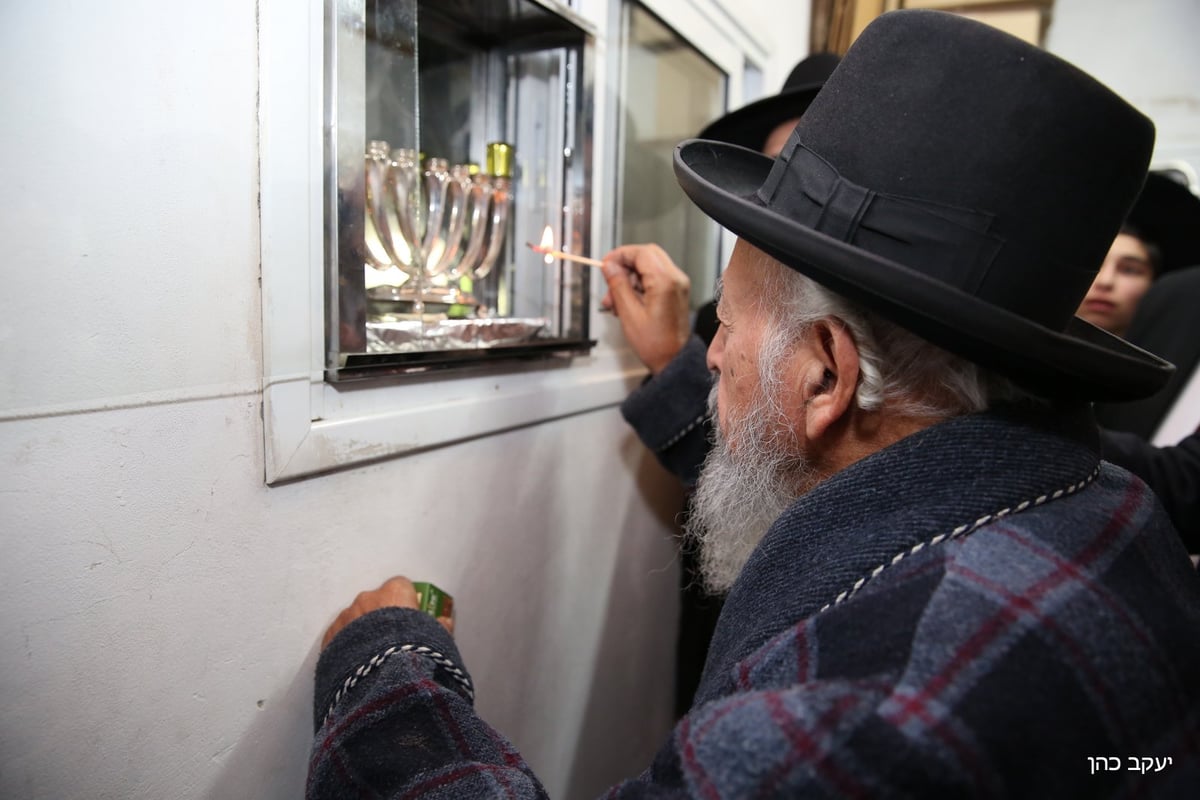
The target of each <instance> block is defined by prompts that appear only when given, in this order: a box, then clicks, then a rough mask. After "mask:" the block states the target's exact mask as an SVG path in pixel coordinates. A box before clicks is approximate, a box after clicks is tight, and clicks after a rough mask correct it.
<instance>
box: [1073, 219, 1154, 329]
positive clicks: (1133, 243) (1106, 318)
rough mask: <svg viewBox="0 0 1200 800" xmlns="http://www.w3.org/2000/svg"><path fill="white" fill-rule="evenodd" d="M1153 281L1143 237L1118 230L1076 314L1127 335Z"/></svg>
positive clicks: (1094, 323) (1152, 270)
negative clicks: (1134, 315) (1135, 313)
mask: <svg viewBox="0 0 1200 800" xmlns="http://www.w3.org/2000/svg"><path fill="white" fill-rule="evenodd" d="M1153 281H1154V267H1153V266H1152V265H1151V262H1150V253H1149V251H1147V250H1146V246H1145V245H1144V244H1143V243H1142V240H1141V239H1139V238H1137V237H1136V236H1131V235H1129V234H1127V233H1119V234H1117V238H1116V239H1114V240H1113V243H1112V247H1111V248H1109V251H1108V255H1107V256H1106V257H1105V258H1104V265H1103V266H1101V267H1100V272H1099V273H1097V275H1096V280H1095V281H1093V282H1092V288H1091V289H1089V290H1088V293H1087V296H1086V297H1085V298H1084V299H1083V302H1082V303H1081V304H1080V306H1079V310H1078V311H1077V312H1075V313H1076V314H1077V315H1078V316H1080V317H1081V318H1083V319H1085V320H1087V321H1088V322H1090V323H1092V324H1093V325H1096V326H1098V327H1101V328H1104V330H1106V331H1108V332H1109V333H1114V334H1116V335H1117V336H1124V335H1125V332H1126V331H1128V330H1129V323H1130V322H1132V321H1133V313H1134V312H1135V311H1136V310H1137V307H1138V303H1139V302H1141V299H1142V295H1144V294H1145V293H1146V290H1147V289H1149V288H1150V284H1151V283H1152V282H1153Z"/></svg>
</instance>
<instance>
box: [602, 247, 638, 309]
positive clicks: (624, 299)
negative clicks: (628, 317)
mask: <svg viewBox="0 0 1200 800" xmlns="http://www.w3.org/2000/svg"><path fill="white" fill-rule="evenodd" d="M600 269H601V271H602V272H603V273H604V280H605V281H606V282H607V283H608V295H609V298H610V302H609V305H610V306H611V307H612V308H613V309H614V310H616V312H617V314H618V315H620V314H622V313H627V312H628V309H631V308H633V307H635V306H640V305H641V304H642V301H641V297H640V296H639V293H638V292H637V290H636V289H635V287H634V284H633V280H632V278H633V277H634V275H635V273H633V272H631V271H630V270H628V269H626V268H625V267H624V266H622V265H621V264H619V263H615V262H612V261H609V260H607V258H606V259H605V261H604V266H603V267H601V268H600Z"/></svg>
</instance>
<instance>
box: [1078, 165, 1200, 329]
mask: <svg viewBox="0 0 1200 800" xmlns="http://www.w3.org/2000/svg"><path fill="white" fill-rule="evenodd" d="M1197 265H1200V198H1198V197H1196V196H1195V195H1194V194H1192V193H1191V191H1190V190H1188V188H1187V187H1185V186H1183V185H1182V184H1180V183H1177V182H1176V181H1174V180H1172V179H1171V178H1168V177H1166V176H1165V175H1163V174H1161V173H1157V172H1151V173H1149V174H1148V175H1147V176H1146V185H1145V186H1144V187H1143V188H1142V192H1141V194H1140V195H1139V196H1138V201H1137V203H1135V204H1134V206H1133V208H1132V209H1131V210H1130V212H1129V217H1128V219H1127V220H1126V222H1125V224H1124V225H1122V226H1121V232H1120V233H1118V234H1117V237H1116V238H1115V239H1114V240H1113V243H1112V246H1111V247H1110V248H1109V251H1108V255H1107V256H1105V258H1104V262H1103V264H1102V265H1101V267H1100V271H1099V272H1098V273H1096V279H1095V280H1094V281H1093V282H1092V287H1091V289H1089V290H1088V293H1087V296H1086V297H1084V299H1083V302H1082V303H1080V305H1079V310H1078V311H1077V312H1076V313H1077V314H1078V316H1079V317H1081V318H1082V319H1085V320H1087V321H1088V322H1090V323H1092V324H1093V325H1096V326H1097V327H1100V328H1103V329H1104V330H1106V331H1108V332H1109V333H1112V334H1115V335H1117V336H1126V334H1127V333H1128V332H1129V326H1130V324H1131V323H1132V322H1133V318H1134V314H1135V313H1136V312H1137V309H1138V305H1139V303H1140V302H1141V300H1142V297H1143V296H1144V295H1145V294H1146V292H1147V291H1148V290H1149V289H1150V284H1151V283H1153V282H1154V281H1155V280H1156V279H1157V278H1159V277H1161V276H1162V275H1164V274H1166V273H1168V272H1171V271H1172V270H1175V269H1178V268H1180V267H1190V266H1197Z"/></svg>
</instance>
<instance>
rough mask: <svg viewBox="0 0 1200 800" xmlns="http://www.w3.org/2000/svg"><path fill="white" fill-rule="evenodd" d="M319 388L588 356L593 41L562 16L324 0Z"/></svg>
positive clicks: (453, 2) (504, 7) (484, 6)
mask: <svg viewBox="0 0 1200 800" xmlns="http://www.w3.org/2000/svg"><path fill="white" fill-rule="evenodd" d="M327 9H328V18H327V21H326V63H325V75H326V86H325V97H326V135H325V141H326V154H325V163H326V176H325V177H326V194H325V221H326V231H325V250H326V253H327V278H328V280H327V284H326V365H325V369H326V378H327V379H328V380H331V381H342V380H347V379H352V378H367V377H375V376H381V375H391V374H403V373H408V372H416V371H422V372H423V371H426V370H429V369H433V368H446V367H456V366H467V365H473V364H479V363H483V362H491V361H496V360H499V359H508V358H530V357H538V356H552V355H562V354H567V355H569V354H572V353H577V352H580V351H586V350H587V349H588V348H589V347H590V346H591V344H592V342H591V341H590V340H589V334H588V318H589V313H588V311H589V307H590V306H589V297H588V292H589V285H590V283H591V281H590V276H589V275H588V274H587V270H588V269H589V267H587V266H582V265H579V264H577V263H573V262H568V261H563V260H558V259H554V258H550V257H546V256H543V255H541V254H539V253H537V252H535V251H534V250H533V249H532V248H531V247H527V243H531V244H535V245H543V246H547V245H548V246H550V249H555V250H562V251H567V252H571V253H577V254H585V255H586V253H585V252H584V251H585V250H586V247H587V242H588V241H589V232H588V220H589V218H590V214H591V208H590V206H591V199H590V175H589V172H590V164H589V161H590V159H589V158H588V157H587V153H588V150H589V147H590V133H591V125H590V120H591V89H590V87H591V81H590V77H589V75H590V72H589V71H590V69H591V59H592V50H593V43H594V32H593V31H592V30H591V29H590V28H589V25H588V23H587V21H585V20H583V19H582V18H580V17H578V16H577V15H576V14H574V13H573V12H572V11H571V10H570V8H569V7H567V6H566V5H565V4H563V3H559V2H553V1H552V0H330V2H329V3H328V5H327Z"/></svg>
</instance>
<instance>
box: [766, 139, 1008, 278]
mask: <svg viewBox="0 0 1200 800" xmlns="http://www.w3.org/2000/svg"><path fill="white" fill-rule="evenodd" d="M789 145H790V146H789V147H788V148H786V149H785V150H784V152H783V153H781V154H780V156H779V159H778V160H777V161H776V164H775V166H774V168H773V169H772V170H771V174H770V175H769V176H768V178H767V180H766V182H764V183H763V185H762V187H761V188H759V190H758V192H757V193H756V197H757V199H758V200H759V202H761V203H762V204H763V205H765V206H767V207H768V208H770V209H772V210H774V211H776V213H783V214H785V215H786V216H787V217H788V218H790V219H792V220H794V221H795V222H798V223H800V224H801V225H804V226H806V227H809V228H812V229H813V230H816V231H819V232H821V233H823V234H825V235H827V236H831V237H833V238H835V239H838V240H839V241H843V242H846V243H848V244H853V245H855V246H856V247H858V248H860V249H862V250H866V251H868V252H871V253H874V254H875V255H878V256H881V257H883V258H886V259H888V260H891V261H895V262H898V263H900V264H904V265H905V266H908V267H911V268H912V269H916V270H918V271H920V272H923V273H925V274H927V275H928V276H930V277H932V278H936V279H938V280H940V281H942V282H944V283H948V284H950V285H953V286H956V287H958V288H960V289H964V290H966V291H972V292H973V291H975V290H976V289H978V288H979V286H980V284H981V283H982V282H983V280H984V278H985V277H986V276H987V271H988V268H989V267H990V266H991V264H992V261H993V259H995V257H996V255H997V254H998V253H999V251H1000V248H1001V247H1002V246H1003V244H1004V240H1003V239H1001V238H1000V237H998V236H996V235H994V234H992V233H989V232H988V231H989V229H990V228H991V225H992V222H993V220H994V219H995V216H994V215H992V214H988V213H985V212H980V211H971V210H969V209H963V208H956V207H953V206H946V205H942V204H940V203H933V202H930V201H927V200H920V199H916V198H910V197H897V196H895V195H888V194H882V193H879V192H875V191H873V190H871V189H867V188H866V187H864V186H860V185H858V184H856V183H854V182H853V181H851V180H848V179H847V178H845V177H843V176H842V175H841V174H840V173H839V172H838V170H837V169H836V168H835V167H834V166H833V165H832V164H830V163H829V162H828V161H826V160H825V159H823V158H822V157H821V156H819V155H817V154H816V153H814V152H812V151H811V150H809V149H808V148H806V147H804V146H803V145H801V144H800V142H799V137H797V136H795V135H793V138H792V140H791V142H790V143H789Z"/></svg>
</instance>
